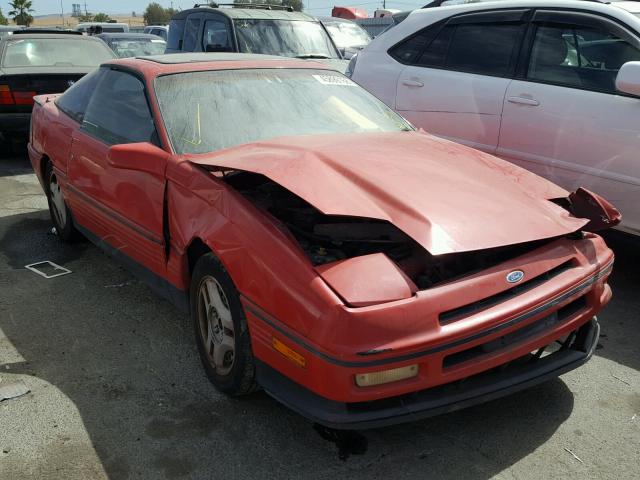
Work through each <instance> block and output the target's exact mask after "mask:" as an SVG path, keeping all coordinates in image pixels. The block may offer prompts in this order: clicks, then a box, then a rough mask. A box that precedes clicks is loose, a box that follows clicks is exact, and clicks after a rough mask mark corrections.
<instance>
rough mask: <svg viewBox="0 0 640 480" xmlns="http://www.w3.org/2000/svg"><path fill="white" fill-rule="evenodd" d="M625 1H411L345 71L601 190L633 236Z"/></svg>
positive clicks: (406, 104)
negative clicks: (416, 6)
mask: <svg viewBox="0 0 640 480" xmlns="http://www.w3.org/2000/svg"><path fill="white" fill-rule="evenodd" d="M629 4H630V5H631V7H633V8H637V6H636V3H635V2H613V3H611V4H604V3H599V2H587V1H573V0H530V1H509V0H506V1H499V2H482V3H477V2H476V3H469V4H467V5H459V6H440V7H437V8H428V9H422V10H415V11H413V12H411V14H410V15H408V16H407V17H406V19H405V20H404V21H402V23H400V24H398V25H396V26H395V27H394V28H392V29H390V30H389V31H388V32H386V33H385V34H384V35H383V36H382V37H380V38H376V39H375V40H374V41H373V42H372V43H371V44H370V45H369V46H368V47H367V48H366V49H365V50H363V51H362V52H361V53H360V54H359V55H358V56H357V57H356V60H352V64H351V67H352V68H351V70H352V71H353V73H352V75H351V76H352V78H353V79H354V80H355V81H356V82H357V83H359V84H360V85H362V86H363V87H365V88H367V89H368V90H369V91H370V92H372V93H373V94H374V95H376V96H377V97H378V98H380V99H382V100H383V101H384V102H385V103H386V104H387V105H389V106H391V107H392V108H394V109H395V110H396V111H398V112H400V113H401V114H402V115H403V116H404V117H405V118H407V119H408V120H409V121H411V122H412V123H413V124H414V125H416V126H418V127H421V128H424V129H425V130H427V131H429V132H431V133H434V134H436V135H440V136H443V137H446V138H449V139H452V140H455V141H456V142H460V143H464V144H467V145H470V146H472V147H475V148H479V149H481V150H483V151H485V152H489V153H494V154H497V155H498V156H500V157H502V158H505V159H508V160H510V161H513V162H515V163H517V164H518V165H521V166H523V167H525V168H527V169H528V170H531V171H532V172H534V173H537V174H539V175H542V176H544V177H546V178H548V179H550V180H552V181H554V182H556V183H558V184H559V185H561V186H563V187H565V188H567V189H574V188H576V187H577V186H584V187H586V188H588V189H590V190H592V191H595V192H598V193H601V194H602V195H603V196H605V197H606V198H608V199H610V200H611V201H612V202H614V203H615V204H616V206H618V207H619V208H620V210H621V211H622V213H623V215H624V222H623V224H622V225H621V228H622V229H623V230H626V231H628V232H631V233H635V234H640V201H639V199H640V162H639V161H638V152H639V151H640V136H639V134H638V125H640V98H639V97H640V64H638V63H636V62H638V61H640V18H638V16H636V15H634V14H632V13H630V12H629V11H627V10H625V9H624V8H625V6H626V5H629ZM618 5H620V7H622V8H620V7H618ZM354 68H355V70H353V69H354Z"/></svg>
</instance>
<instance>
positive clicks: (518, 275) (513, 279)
mask: <svg viewBox="0 0 640 480" xmlns="http://www.w3.org/2000/svg"><path fill="white" fill-rule="evenodd" d="M523 278H524V272H523V271H522V270H514V271H513V272H509V273H508V274H507V282H509V283H518V282H519V281H520V280H522V279H523Z"/></svg>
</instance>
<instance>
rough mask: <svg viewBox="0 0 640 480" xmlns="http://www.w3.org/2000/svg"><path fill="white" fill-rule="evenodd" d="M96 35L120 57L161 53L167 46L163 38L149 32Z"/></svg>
mask: <svg viewBox="0 0 640 480" xmlns="http://www.w3.org/2000/svg"><path fill="white" fill-rule="evenodd" d="M96 37H98V38H99V39H100V40H102V41H103V42H105V43H106V44H107V45H109V47H110V48H111V50H113V51H114V52H115V54H116V55H117V56H118V57H120V58H126V57H142V56H146V55H161V54H163V53H164V50H165V48H166V46H167V42H165V41H164V40H163V39H162V38H160V37H158V36H156V35H150V34H147V33H102V34H100V35H96Z"/></svg>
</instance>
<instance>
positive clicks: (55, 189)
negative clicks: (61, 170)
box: [44, 162, 80, 243]
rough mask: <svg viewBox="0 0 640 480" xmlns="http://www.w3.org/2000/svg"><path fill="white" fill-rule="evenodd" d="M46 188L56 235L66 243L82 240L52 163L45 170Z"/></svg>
mask: <svg viewBox="0 0 640 480" xmlns="http://www.w3.org/2000/svg"><path fill="white" fill-rule="evenodd" d="M44 188H45V192H46V194H47V202H48V203H49V214H50V215H51V222H52V223H53V226H54V227H55V229H56V234H57V235H58V237H59V238H60V240H62V241H63V242H65V243H72V242H74V241H76V240H78V239H79V238H80V233H79V232H78V230H76V228H75V227H74V226H73V218H72V216H71V210H69V207H68V206H67V203H66V202H65V201H64V197H63V195H62V190H61V189H60V183H59V181H58V176H57V175H56V173H55V171H54V169H53V165H52V164H51V162H47V165H46V167H45V169H44Z"/></svg>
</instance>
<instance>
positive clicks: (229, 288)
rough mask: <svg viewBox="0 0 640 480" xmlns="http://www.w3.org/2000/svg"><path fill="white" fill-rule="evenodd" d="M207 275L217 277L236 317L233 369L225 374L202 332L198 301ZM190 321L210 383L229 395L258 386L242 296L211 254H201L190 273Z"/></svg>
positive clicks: (234, 323)
mask: <svg viewBox="0 0 640 480" xmlns="http://www.w3.org/2000/svg"><path fill="white" fill-rule="evenodd" d="M205 276H211V277H213V278H215V279H216V280H217V281H218V283H219V284H220V286H221V287H222V289H223V290H224V293H225V295H226V297H227V302H228V303H229V309H230V311H231V317H232V319H233V328H234V341H235V353H234V363H233V367H232V368H231V371H230V372H229V373H228V374H226V375H219V374H218V373H217V372H216V370H215V367H213V366H212V365H211V364H210V363H209V359H208V357H207V354H206V350H205V345H204V339H203V338H202V334H201V333H200V324H199V320H198V312H197V308H198V306H197V302H198V290H199V287H200V283H201V281H202V279H203V278H204V277H205ZM189 303H190V312H191V320H192V323H193V329H194V333H195V337H196V345H197V346H198V353H199V354H200V360H201V361H202V365H203V367H204V369H205V372H206V374H207V376H208V377H209V380H211V383H213V385H214V386H215V387H216V388H217V389H218V390H220V391H221V392H224V393H227V394H229V395H244V394H247V393H250V392H251V391H253V390H254V389H255V365H254V362H253V353H252V351H251V340H250V337H249V330H248V328H247V321H246V317H245V314H244V309H243V308H242V303H241V302H240V295H239V294H238V291H237V289H236V287H235V285H234V284H233V281H232V280H231V277H230V276H229V274H228V273H227V271H226V269H225V268H224V266H223V265H222V263H221V262H220V261H219V260H218V259H217V258H216V257H215V255H213V254H212V253H208V254H205V255H203V256H201V257H200V258H199V259H198V261H197V262H196V265H195V268H194V269H193V274H192V276H191V287H190V292H189Z"/></svg>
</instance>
